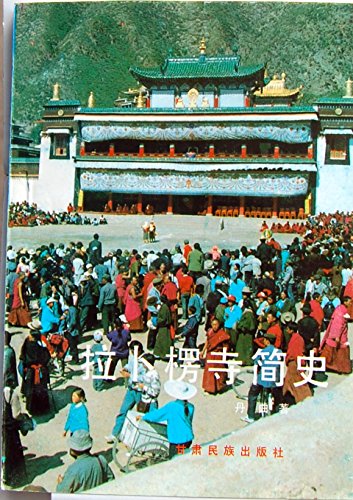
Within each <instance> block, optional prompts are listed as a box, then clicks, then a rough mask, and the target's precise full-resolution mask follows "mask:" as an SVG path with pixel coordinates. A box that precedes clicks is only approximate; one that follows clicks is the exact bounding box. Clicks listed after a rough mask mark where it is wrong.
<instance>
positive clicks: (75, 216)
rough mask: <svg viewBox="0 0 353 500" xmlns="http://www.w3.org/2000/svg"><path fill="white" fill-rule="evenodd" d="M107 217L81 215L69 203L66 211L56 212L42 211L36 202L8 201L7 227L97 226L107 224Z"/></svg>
mask: <svg viewBox="0 0 353 500" xmlns="http://www.w3.org/2000/svg"><path fill="white" fill-rule="evenodd" d="M107 223H108V222H107V219H106V218H105V217H104V215H103V214H102V215H101V216H100V217H93V218H90V217H88V216H87V215H81V214H79V213H78V212H77V211H76V210H75V207H73V206H72V205H71V203H69V205H68V207H67V209H66V212H56V211H55V210H53V211H52V212H50V211H44V210H41V209H40V208H38V206H37V204H36V203H32V204H30V203H28V202H27V201H23V202H22V203H19V202H17V203H10V205H9V211H8V226H9V227H16V226H22V227H35V226H44V225H48V224H76V225H82V224H83V225H85V226H87V225H88V226H89V225H92V226H99V225H102V224H107Z"/></svg>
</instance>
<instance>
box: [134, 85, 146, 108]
mask: <svg viewBox="0 0 353 500" xmlns="http://www.w3.org/2000/svg"><path fill="white" fill-rule="evenodd" d="M136 107H137V108H144V107H145V99H144V97H143V95H142V88H140V92H139V96H138V98H137V102H136Z"/></svg>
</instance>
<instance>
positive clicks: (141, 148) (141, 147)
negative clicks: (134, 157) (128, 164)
mask: <svg viewBox="0 0 353 500" xmlns="http://www.w3.org/2000/svg"><path fill="white" fill-rule="evenodd" d="M139 156H145V145H144V144H140V145H139Z"/></svg>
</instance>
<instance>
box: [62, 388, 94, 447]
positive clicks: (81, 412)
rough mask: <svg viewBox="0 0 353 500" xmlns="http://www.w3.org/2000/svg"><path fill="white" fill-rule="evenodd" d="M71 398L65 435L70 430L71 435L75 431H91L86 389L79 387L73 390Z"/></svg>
mask: <svg viewBox="0 0 353 500" xmlns="http://www.w3.org/2000/svg"><path fill="white" fill-rule="evenodd" d="M71 400H72V403H71V406H70V409H69V413H68V416H67V419H66V424H65V427H64V434H63V436H64V437H65V436H66V434H67V433H68V432H70V436H72V434H73V433H74V432H75V431H79V430H84V431H87V432H89V421H88V410H87V407H86V405H85V402H86V395H85V391H84V390H83V389H81V388H79V387H78V388H77V389H75V390H74V391H73V393H72V395H71Z"/></svg>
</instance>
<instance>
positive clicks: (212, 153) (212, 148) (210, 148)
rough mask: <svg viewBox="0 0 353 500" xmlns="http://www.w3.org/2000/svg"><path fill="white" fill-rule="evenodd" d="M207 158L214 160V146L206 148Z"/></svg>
mask: <svg viewBox="0 0 353 500" xmlns="http://www.w3.org/2000/svg"><path fill="white" fill-rule="evenodd" d="M208 157H209V158H214V144H210V145H209V148H208Z"/></svg>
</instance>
